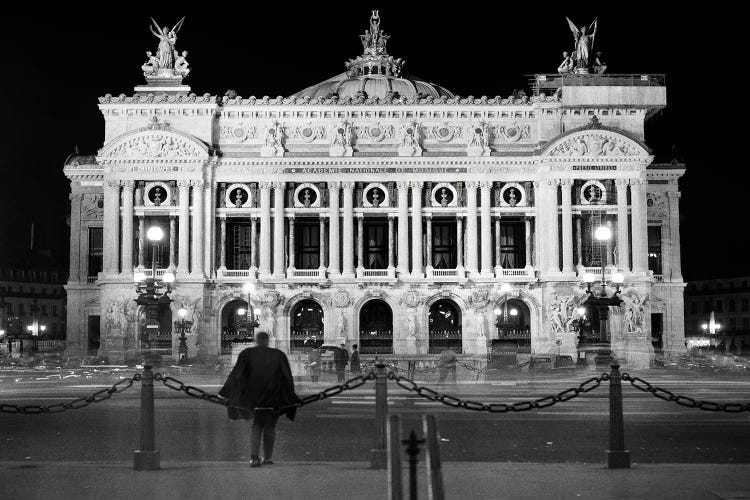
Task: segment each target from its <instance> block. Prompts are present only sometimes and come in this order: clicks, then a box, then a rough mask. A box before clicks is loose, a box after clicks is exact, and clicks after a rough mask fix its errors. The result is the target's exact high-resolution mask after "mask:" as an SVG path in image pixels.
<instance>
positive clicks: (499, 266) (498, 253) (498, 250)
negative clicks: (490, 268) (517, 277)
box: [495, 215, 503, 277]
mask: <svg viewBox="0 0 750 500" xmlns="http://www.w3.org/2000/svg"><path fill="white" fill-rule="evenodd" d="M500 218H501V216H499V215H498V216H497V217H495V276H496V277H499V276H501V275H502V274H503V263H502V261H501V259H502V257H503V252H502V247H501V246H500Z"/></svg>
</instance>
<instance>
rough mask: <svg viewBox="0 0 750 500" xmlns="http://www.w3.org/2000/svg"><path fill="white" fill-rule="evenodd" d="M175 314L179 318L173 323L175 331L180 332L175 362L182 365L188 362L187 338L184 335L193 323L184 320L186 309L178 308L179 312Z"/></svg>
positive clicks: (188, 331)
mask: <svg viewBox="0 0 750 500" xmlns="http://www.w3.org/2000/svg"><path fill="white" fill-rule="evenodd" d="M177 314H178V315H179V316H180V320H179V321H175V322H174V326H175V329H176V330H177V331H178V332H180V345H179V346H178V347H177V353H178V361H177V362H178V364H181V365H184V364H187V362H188V346H187V337H185V334H186V333H190V329H191V328H192V326H193V322H192V321H186V320H185V316H187V309H185V308H184V307H180V309H179V311H177Z"/></svg>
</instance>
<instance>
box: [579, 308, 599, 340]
mask: <svg viewBox="0 0 750 500" xmlns="http://www.w3.org/2000/svg"><path fill="white" fill-rule="evenodd" d="M580 307H582V308H583V310H584V313H583V315H582V316H580V317H579V319H578V346H579V347H580V346H586V345H587V344H596V343H598V342H600V341H601V332H600V324H599V309H598V308H596V307H594V306H592V305H591V304H587V303H586V302H584V303H583V304H581V305H580Z"/></svg>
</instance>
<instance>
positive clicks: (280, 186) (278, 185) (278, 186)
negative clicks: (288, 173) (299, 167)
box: [273, 181, 286, 191]
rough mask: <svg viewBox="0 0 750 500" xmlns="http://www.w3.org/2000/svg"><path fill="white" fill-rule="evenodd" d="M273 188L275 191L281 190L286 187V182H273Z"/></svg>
mask: <svg viewBox="0 0 750 500" xmlns="http://www.w3.org/2000/svg"><path fill="white" fill-rule="evenodd" d="M273 188H274V189H276V190H277V191H283V190H284V189H285V188H286V182H282V181H276V182H274V183H273Z"/></svg>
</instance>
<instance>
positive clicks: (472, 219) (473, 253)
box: [465, 181, 479, 277]
mask: <svg viewBox="0 0 750 500" xmlns="http://www.w3.org/2000/svg"><path fill="white" fill-rule="evenodd" d="M478 185H479V183H478V182H476V181H468V182H466V184H465V188H466V189H465V192H466V272H467V274H468V275H469V277H475V276H476V274H477V264H478V257H479V255H478V254H479V252H478V250H479V249H478V248H477V186H478Z"/></svg>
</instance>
